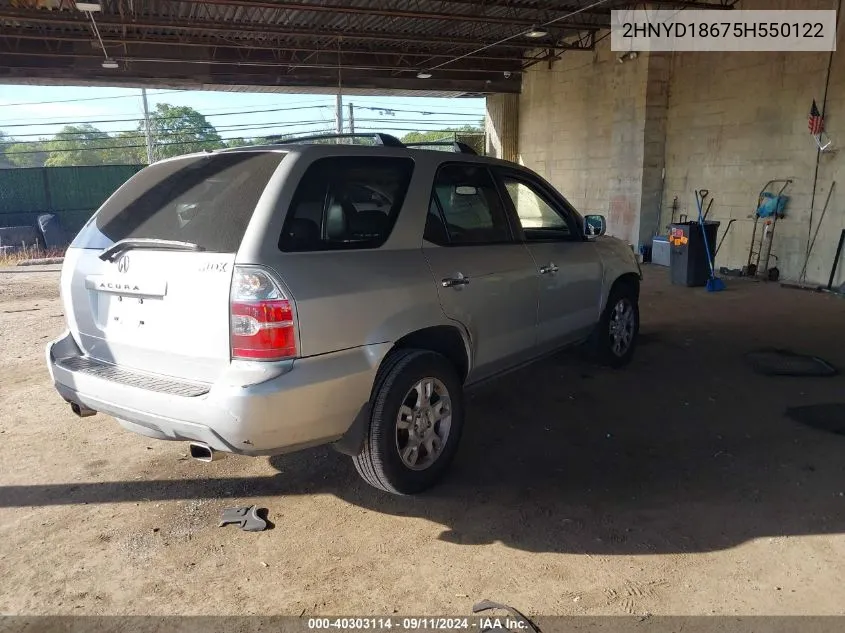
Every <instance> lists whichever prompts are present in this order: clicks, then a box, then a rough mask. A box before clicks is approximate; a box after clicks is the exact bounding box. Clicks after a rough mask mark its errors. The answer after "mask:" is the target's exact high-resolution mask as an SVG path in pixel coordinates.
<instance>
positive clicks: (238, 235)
mask: <svg viewBox="0 0 845 633" xmlns="http://www.w3.org/2000/svg"><path fill="white" fill-rule="evenodd" d="M283 158H284V154H282V153H279V152H233V153H231V154H209V155H208V156H198V157H191V158H182V159H177V160H172V161H166V162H162V163H156V164H154V165H150V166H149V167H147V168H145V169H143V170H141V171H140V172H139V173H138V174H136V175H135V176H134V177H133V178H131V179H130V180H129V181H127V182H126V183H125V184H124V185H123V186H122V187H121V188H120V189H118V191H117V193H116V194H115V195H114V196H113V197H112V198H111V199H110V200H108V201H107V202H106V204H105V205H104V206H103V207H102V208H101V209H100V211H99V213H97V215H96V216H95V217H94V218H93V219H92V220H91V221H89V223H88V224H87V225H86V226H85V227H84V228H83V229H82V231H81V232H80V233H79V235H78V236H77V238H76V240H74V243H73V245H74V246H76V247H79V248H97V249H102V248H107V247H108V246H110V245H111V244H113V243H114V242H117V241H119V240H123V239H126V238H153V239H162V240H177V241H180V242H192V243H194V244H198V245H199V246H201V247H203V248H204V249H205V250H208V251H215V252H222V253H233V252H235V251H237V250H238V247H239V246H240V243H241V240H242V239H243V236H244V233H245V232H246V227H247V225H248V224H249V220H250V218H251V217H252V212H253V211H254V210H255V205H256V204H257V202H258V199H259V198H260V197H261V194H262V193H263V191H264V188H265V187H266V186H267V183H268V181H269V180H270V177H271V176H272V175H273V172H275V170H276V168H277V167H278V166H279V163H280V162H281V160H282V159H283Z"/></svg>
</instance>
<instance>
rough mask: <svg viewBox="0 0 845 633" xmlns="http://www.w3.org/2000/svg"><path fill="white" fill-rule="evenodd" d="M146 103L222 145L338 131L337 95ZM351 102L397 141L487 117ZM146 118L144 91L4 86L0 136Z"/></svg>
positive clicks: (449, 106)
mask: <svg viewBox="0 0 845 633" xmlns="http://www.w3.org/2000/svg"><path fill="white" fill-rule="evenodd" d="M147 99H148V101H149V107H150V110H151V111H152V110H153V109H154V108H155V105H156V104H157V103H168V104H171V105H177V106H181V105H185V106H190V107H192V108H194V109H196V110H198V111H199V112H200V113H202V114H204V115H205V116H206V118H207V119H208V120H209V122H211V124H212V125H214V126H215V127H216V128H217V130H218V132H219V133H220V135H221V136H222V137H223V138H236V137H247V138H248V137H251V136H266V135H270V134H285V133H291V132H294V133H300V134H305V133H317V132H319V131H326V130H334V126H335V113H334V109H335V96H334V95H313V94H308V95H297V94H280V93H266V92H264V93H244V92H208V91H187V90H186V91H177V90H156V89H150V90H148V91H147ZM349 103H352V104H353V105H354V116H355V124H356V125H355V127H356V131H365V128H371V129H372V128H376V129H377V131H381V132H387V133H391V134H395V135H397V136H402V135H404V134H406V133H407V132H409V131H414V130H435V129H442V128H446V127H456V126H460V125H463V124H471V125H478V124H479V122H480V120H481V119H482V118H483V116H484V100H483V99H458V98H418V97H362V96H358V95H352V96H344V119H346V118H347V117H348V104H349ZM390 108H395V110H394V111H393V113H392V114H391V113H389V112H385V110H387V109H390ZM266 110H271V111H270V112H267V111H266ZM141 118H143V106H142V101H141V91H140V90H139V89H129V88H99V87H96V88H94V87H70V86H18V85H3V84H0V131H3V132H5V133H7V134H9V135H10V136H12V137H14V138H16V139H19V140H21V141H35V140H37V139H38V138H39V137H50V136H52V135H53V134H55V133H56V132H58V131H59V130H60V129H61V128H62V127H63V126H64V125H66V124H79V123H86V122H90V123H91V124H92V125H93V126H95V127H97V128H98V129H100V130H102V131H106V132H112V133H113V132H119V131H125V130H134V129H135V128H136V127H137V124H138V121H139V120H140V119H141ZM347 131H348V130H347ZM374 131H376V130H374Z"/></svg>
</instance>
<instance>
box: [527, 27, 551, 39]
mask: <svg viewBox="0 0 845 633" xmlns="http://www.w3.org/2000/svg"><path fill="white" fill-rule="evenodd" d="M548 34H549V31H548V30H547V29H544V28H543V27H542V26H532V27H531V29H530V30H528V31H526V33H525V37H531V38H534V39H537V38H538V37H546V36H547V35H548Z"/></svg>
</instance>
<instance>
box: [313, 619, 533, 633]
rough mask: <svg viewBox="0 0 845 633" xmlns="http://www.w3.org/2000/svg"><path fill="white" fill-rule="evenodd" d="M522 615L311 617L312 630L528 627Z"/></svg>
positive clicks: (481, 629) (515, 629)
mask: <svg viewBox="0 0 845 633" xmlns="http://www.w3.org/2000/svg"><path fill="white" fill-rule="evenodd" d="M528 628H529V627H528V625H527V624H526V622H524V621H523V620H520V619H519V618H509V617H504V618H502V617H486V616H485V617H477V618H464V617H460V618H437V617H418V618H414V617H403V618H394V617H369V618H309V619H308V629H309V630H346V631H356V630H358V631H360V630H398V631H426V630H427V631H452V630H454V631H459V630H478V631H485V630H506V631H517V630H527V629H528Z"/></svg>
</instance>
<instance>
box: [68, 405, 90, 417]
mask: <svg viewBox="0 0 845 633" xmlns="http://www.w3.org/2000/svg"><path fill="white" fill-rule="evenodd" d="M70 410H71V411H73V412H74V413H75V414H76V415H77V416H78V417H80V418H87V417H90V416H92V415H97V412H96V411H94V409H89V408H88V407H86V406H85V405H84V404H79V403H78V402H71V403H70Z"/></svg>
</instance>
